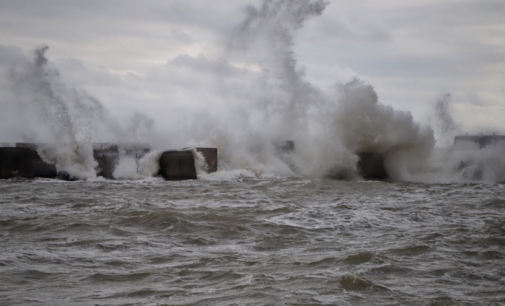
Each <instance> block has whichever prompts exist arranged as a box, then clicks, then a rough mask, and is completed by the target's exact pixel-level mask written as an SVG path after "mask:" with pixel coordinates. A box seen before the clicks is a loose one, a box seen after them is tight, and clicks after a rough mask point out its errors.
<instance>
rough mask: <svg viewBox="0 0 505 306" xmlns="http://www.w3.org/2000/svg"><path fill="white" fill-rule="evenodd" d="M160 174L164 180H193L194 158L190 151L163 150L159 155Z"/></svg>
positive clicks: (194, 175) (194, 173) (194, 170)
mask: <svg viewBox="0 0 505 306" xmlns="http://www.w3.org/2000/svg"><path fill="white" fill-rule="evenodd" d="M159 173H160V175H161V176H163V177H164V178H165V179H166V180H171V181H176V180H192V179H193V180H195V179H196V168H195V158H194V156H193V152H191V151H165V152H163V154H161V157H160V172H159Z"/></svg>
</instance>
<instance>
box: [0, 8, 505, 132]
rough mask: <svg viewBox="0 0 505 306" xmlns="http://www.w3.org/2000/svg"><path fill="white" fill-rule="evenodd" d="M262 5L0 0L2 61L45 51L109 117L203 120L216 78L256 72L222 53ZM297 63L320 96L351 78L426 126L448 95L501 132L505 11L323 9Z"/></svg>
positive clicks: (463, 118)
mask: <svg viewBox="0 0 505 306" xmlns="http://www.w3.org/2000/svg"><path fill="white" fill-rule="evenodd" d="M261 3H262V1H252V0H247V1H244V0H239V1H237V0H234V1H231V0H227V1H223V0H213V1H210V0H209V1H203V0H200V1H197V0H194V1H186V0H180V1H177V0H152V1H132V0H123V1H109V0H86V1H84V0H78V1H68V0H44V1H31V0H30V1H28V0H26V1H25V0H15V1H9V0H0V45H1V47H2V48H3V49H0V51H1V52H0V56H2V57H3V59H2V58H0V60H2V61H4V62H5V61H7V60H8V59H7V57H8V56H12V54H14V53H16V52H22V53H24V54H27V56H31V55H29V54H30V53H31V52H32V50H34V49H35V48H37V47H39V46H41V45H48V46H49V50H48V52H47V54H46V56H47V57H48V59H49V60H50V61H51V62H52V63H53V64H54V65H55V67H57V68H58V70H59V71H60V73H61V77H62V80H63V81H64V82H65V83H67V84H68V85H69V86H73V87H76V88H79V89H83V90H85V91H86V92H87V93H89V94H90V95H92V96H94V97H96V98H97V99H98V100H100V101H101V102H102V103H103V104H104V105H105V106H106V107H107V108H108V109H109V110H110V111H111V112H116V113H128V112H130V110H141V111H144V112H145V113H146V114H148V115H149V116H152V117H155V118H161V117H162V115H161V114H160V110H165V109H167V108H168V109H169V108H170V107H169V105H176V104H177V103H184V105H185V107H190V108H191V107H193V108H195V109H200V110H201V111H202V112H205V109H206V108H209V107H212V103H219V101H218V100H219V95H217V94H216V95H213V94H214V93H215V92H217V91H219V89H218V88H219V80H216V78H215V76H216V75H221V76H222V75H227V76H231V78H240V76H241V71H244V70H246V71H251V72H254V71H256V69H257V67H256V66H255V65H254V63H251V62H244V61H239V60H236V59H235V58H233V57H231V56H229V54H230V53H229V52H228V51H229V50H228V49H229V38H230V36H233V35H234V33H236V30H237V28H238V27H239V25H240V24H241V23H242V22H243V21H244V20H245V18H246V17H247V13H246V12H247V9H246V8H247V5H249V4H251V5H253V6H255V7H260V6H261ZM7 46H14V47H16V48H19V49H13V48H10V49H9V50H11V51H6V49H8V48H7ZM9 54H10V55H9ZM294 54H295V57H296V59H297V68H298V69H300V70H304V71H305V77H306V79H307V80H308V81H309V82H310V83H312V84H313V85H314V86H315V87H317V88H319V89H321V90H323V91H324V90H327V89H328V88H331V86H333V85H334V84H335V83H336V82H348V81H350V80H352V79H353V78H354V77H358V78H360V79H361V80H363V81H364V82H366V83H368V84H371V85H372V86H374V88H375V90H376V91H377V94H378V96H379V100H380V102H381V103H383V104H386V105H390V106H392V107H394V108H395V109H399V110H405V111H410V112H412V114H413V115H414V118H415V119H416V120H418V121H421V122H425V123H428V122H429V121H428V117H429V115H430V114H431V110H432V108H433V105H434V103H435V102H436V101H437V99H440V98H441V97H443V96H444V95H445V94H447V93H449V94H451V101H450V106H451V109H452V110H453V113H454V116H455V120H456V121H457V122H459V123H461V124H462V127H463V131H467V132H475V131H477V130H478V129H481V130H482V129H488V130H496V131H499V132H502V133H504V132H505V120H504V118H505V1H503V0H444V1H439V0H438V1H432V0H373V1H372V0H361V1H355V0H342V1H329V5H328V6H326V8H325V9H324V11H323V12H322V14H321V15H320V16H312V17H311V18H309V19H308V20H306V21H305V23H304V25H303V27H302V28H301V29H299V30H298V31H296V32H295V34H294ZM240 94H242V95H246V94H248V91H242V92H241V93H240Z"/></svg>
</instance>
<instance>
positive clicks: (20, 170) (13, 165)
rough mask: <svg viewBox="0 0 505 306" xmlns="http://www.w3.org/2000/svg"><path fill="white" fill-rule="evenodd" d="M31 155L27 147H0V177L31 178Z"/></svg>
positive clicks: (31, 152)
mask: <svg viewBox="0 0 505 306" xmlns="http://www.w3.org/2000/svg"><path fill="white" fill-rule="evenodd" d="M33 155H34V151H33V150H32V149H29V148H15V147H3V148H0V179H9V178H13V177H24V178H33V177H34V171H33Z"/></svg>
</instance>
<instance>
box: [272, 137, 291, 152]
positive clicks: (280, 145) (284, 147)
mask: <svg viewBox="0 0 505 306" xmlns="http://www.w3.org/2000/svg"><path fill="white" fill-rule="evenodd" d="M274 148H275V153H277V154H291V153H293V151H294V150H295V142H294V141H293V140H286V141H277V142H275V143H274Z"/></svg>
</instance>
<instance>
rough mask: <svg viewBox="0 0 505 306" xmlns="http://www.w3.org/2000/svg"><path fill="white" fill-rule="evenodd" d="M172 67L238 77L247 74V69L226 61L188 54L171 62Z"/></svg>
mask: <svg viewBox="0 0 505 306" xmlns="http://www.w3.org/2000/svg"><path fill="white" fill-rule="evenodd" d="M169 63H170V64H172V65H178V66H185V67H189V68H191V69H194V70H196V71H200V72H210V73H215V74H217V75H238V74H243V73H247V70H245V69H239V68H237V67H235V66H232V65H231V64H230V63H228V62H227V61H226V60H223V59H219V60H209V59H208V58H207V57H205V56H204V55H199V56H198V57H192V56H189V55H187V54H185V55H179V56H178V57H176V58H174V59H173V60H171V61H170V62H169Z"/></svg>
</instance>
